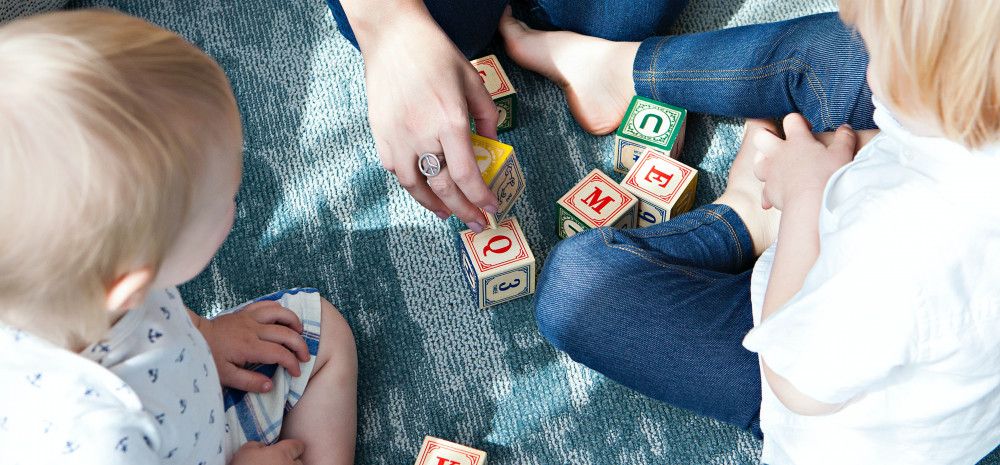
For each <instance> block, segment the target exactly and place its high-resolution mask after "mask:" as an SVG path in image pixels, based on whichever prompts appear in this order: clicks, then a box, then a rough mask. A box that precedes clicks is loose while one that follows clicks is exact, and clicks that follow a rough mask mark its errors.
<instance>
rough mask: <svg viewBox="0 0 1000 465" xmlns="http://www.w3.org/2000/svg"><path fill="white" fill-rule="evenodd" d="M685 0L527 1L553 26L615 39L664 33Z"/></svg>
mask: <svg viewBox="0 0 1000 465" xmlns="http://www.w3.org/2000/svg"><path fill="white" fill-rule="evenodd" d="M687 3H688V0H629V1H622V0H529V4H530V5H531V11H532V15H533V16H535V17H537V18H538V19H539V20H540V21H542V22H543V23H546V24H547V25H548V26H550V27H551V28H552V29H559V30H565V31H573V32H577V33H580V34H583V35H588V36H593V37H600V38H603V39H608V40H617V41H639V40H643V39H646V38H648V37H650V36H653V35H656V34H662V33H664V32H666V30H667V29H668V28H670V26H671V25H672V24H673V23H674V21H676V20H677V17H678V16H680V13H681V10H683V9H684V7H685V6H686V5H687Z"/></svg>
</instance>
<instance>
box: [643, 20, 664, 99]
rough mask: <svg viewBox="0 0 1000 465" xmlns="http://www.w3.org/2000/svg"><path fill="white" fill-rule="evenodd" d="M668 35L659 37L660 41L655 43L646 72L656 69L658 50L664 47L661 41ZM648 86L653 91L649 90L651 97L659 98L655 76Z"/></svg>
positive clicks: (658, 56) (658, 57)
mask: <svg viewBox="0 0 1000 465" xmlns="http://www.w3.org/2000/svg"><path fill="white" fill-rule="evenodd" d="M668 37H669V36H663V38H662V39H660V41H659V42H657V43H656V48H655V49H656V51H655V52H653V58H652V60H650V62H649V70H648V71H646V72H647V73H652V72H653V70H654V69H656V62H657V61H659V59H660V50H663V48H664V47H663V43H664V42H666V41H667V38H668ZM650 87H651V88H652V90H653V92H651V93H652V94H653V99H654V100H660V93H659V92H658V91H657V89H656V77H655V76H654V77H653V82H652V84H651V86H650Z"/></svg>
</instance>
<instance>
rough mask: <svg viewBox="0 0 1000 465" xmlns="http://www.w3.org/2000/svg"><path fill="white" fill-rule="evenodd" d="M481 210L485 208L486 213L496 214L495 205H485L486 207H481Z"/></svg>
mask: <svg viewBox="0 0 1000 465" xmlns="http://www.w3.org/2000/svg"><path fill="white" fill-rule="evenodd" d="M483 210H486V213H489V214H491V215H496V214H497V207H496V206H494V205H487V206H486V207H484V208H483Z"/></svg>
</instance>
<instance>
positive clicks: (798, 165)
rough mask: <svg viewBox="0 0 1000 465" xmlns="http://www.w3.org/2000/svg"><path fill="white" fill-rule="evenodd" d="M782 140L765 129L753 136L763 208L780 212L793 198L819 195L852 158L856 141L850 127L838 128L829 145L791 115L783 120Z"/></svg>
mask: <svg viewBox="0 0 1000 465" xmlns="http://www.w3.org/2000/svg"><path fill="white" fill-rule="evenodd" d="M783 126H784V131H785V138H784V139H782V138H781V137H778V135H776V134H774V133H773V132H771V131H768V130H766V129H760V130H759V131H758V132H757V133H756V134H754V135H753V139H752V141H753V144H754V145H755V146H756V147H757V150H758V154H757V159H756V161H755V162H754V174H755V175H756V176H757V178H758V179H760V180H761V181H763V182H764V201H763V207H764V208H771V207H772V206H773V207H775V208H777V209H778V210H783V209H784V206H785V204H786V202H787V201H788V200H789V199H791V198H794V197H796V196H801V195H802V194H805V193H812V194H817V195H820V196H822V193H823V189H824V188H825V187H826V183H827V181H828V180H829V179H830V176H832V175H833V173H834V172H835V171H837V170H838V169H840V167H842V166H844V165H846V164H847V163H850V161H851V160H853V159H854V154H855V146H856V145H857V142H858V139H857V135H856V134H855V132H854V130H853V129H851V127H850V126H847V125H844V126H841V127H840V128H839V129H837V131H836V132H835V133H834V135H833V140H832V142H831V143H830V144H829V145H826V144H824V143H823V142H821V141H820V140H819V139H817V138H816V136H814V135H813V134H812V132H811V131H810V128H809V122H808V121H806V119H805V118H803V117H802V115H800V114H798V113H793V114H790V115H788V116H786V117H785V120H784V123H783Z"/></svg>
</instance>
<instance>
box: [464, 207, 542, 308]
mask: <svg viewBox="0 0 1000 465" xmlns="http://www.w3.org/2000/svg"><path fill="white" fill-rule="evenodd" d="M459 240H460V241H461V243H462V266H463V267H464V268H465V274H466V277H467V278H468V279H469V285H470V286H471V287H472V293H473V295H474V296H475V300H476V302H477V303H478V304H479V308H486V307H490V306H493V305H496V304H499V303H503V302H507V301H509V300H514V299H517V298H520V297H524V296H527V295H531V294H532V293H534V292H535V255H534V254H533V253H531V248H529V247H528V241H527V240H526V239H525V237H524V232H523V231H521V225H520V224H519V223H518V222H517V218H507V219H506V220H503V221H501V222H499V223H497V227H496V228H493V229H487V230H485V231H483V232H481V233H479V234H476V233H475V232H473V231H471V230H465V231H462V232H460V233H459Z"/></svg>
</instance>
